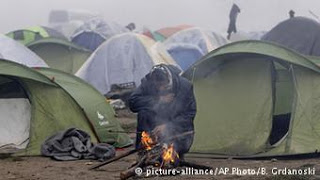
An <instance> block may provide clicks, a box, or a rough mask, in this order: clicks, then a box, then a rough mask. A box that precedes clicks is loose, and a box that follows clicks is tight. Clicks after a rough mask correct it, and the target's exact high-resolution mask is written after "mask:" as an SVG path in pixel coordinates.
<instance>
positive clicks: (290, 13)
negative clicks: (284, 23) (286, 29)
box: [289, 9, 295, 18]
mask: <svg viewBox="0 0 320 180" xmlns="http://www.w3.org/2000/svg"><path fill="white" fill-rule="evenodd" d="M294 13H295V12H294V11H293V10H292V9H291V10H290V11H289V16H290V18H293V17H294Z"/></svg>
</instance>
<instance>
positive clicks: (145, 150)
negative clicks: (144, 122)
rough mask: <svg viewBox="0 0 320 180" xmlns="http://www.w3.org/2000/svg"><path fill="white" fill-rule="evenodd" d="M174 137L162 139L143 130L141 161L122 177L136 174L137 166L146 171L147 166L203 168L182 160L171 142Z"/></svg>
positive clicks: (121, 176) (121, 174)
mask: <svg viewBox="0 0 320 180" xmlns="http://www.w3.org/2000/svg"><path fill="white" fill-rule="evenodd" d="M182 136H183V135H182ZM177 137H179V136H177ZM174 139H175V138H171V140H170V139H169V140H168V139H167V140H166V141H161V140H159V138H158V137H156V136H155V135H150V134H149V133H147V132H142V134H141V144H142V151H139V153H138V158H137V159H139V161H137V162H136V163H134V164H133V165H131V166H130V168H129V169H128V170H126V171H123V172H121V173H120V178H121V179H123V180H124V179H128V178H130V177H132V176H135V175H136V174H135V169H136V168H141V169H142V170H144V171H146V169H147V168H159V169H170V168H177V167H179V166H180V167H182V166H189V167H190V166H192V167H196V168H199V167H200V168H203V166H198V165H194V164H191V163H187V162H185V161H180V159H179V154H178V153H177V151H176V150H175V148H174V143H172V142H171V141H172V140H174ZM205 168H208V167H205Z"/></svg>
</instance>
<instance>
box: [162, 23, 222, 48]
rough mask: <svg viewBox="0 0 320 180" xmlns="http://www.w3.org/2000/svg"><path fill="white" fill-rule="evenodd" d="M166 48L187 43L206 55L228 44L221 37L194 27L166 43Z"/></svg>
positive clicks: (175, 35) (181, 32)
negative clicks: (174, 44) (173, 44)
mask: <svg viewBox="0 0 320 180" xmlns="http://www.w3.org/2000/svg"><path fill="white" fill-rule="evenodd" d="M163 43H164V45H165V46H166V47H168V46H170V44H172V43H185V44H192V45H195V46H198V47H199V48H200V49H201V50H202V52H203V53H204V54H207V53H208V52H210V51H212V50H214V49H216V48H218V47H220V46H222V45H225V44H227V43H228V41H227V40H226V39H225V38H224V37H222V36H221V35H219V34H217V33H214V32H212V31H210V30H207V29H202V28H199V27H192V28H188V29H184V30H182V31H179V32H177V33H175V34H173V35H172V36H170V37H169V38H168V39H166V40H165V41H164V42H163Z"/></svg>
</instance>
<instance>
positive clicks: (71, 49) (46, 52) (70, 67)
mask: <svg viewBox="0 0 320 180" xmlns="http://www.w3.org/2000/svg"><path fill="white" fill-rule="evenodd" d="M26 46H27V47H28V48H29V49H31V50H32V51H33V52H34V53H36V54H37V55H38V56H40V57H41V58H42V59H43V60H44V61H45V62H46V63H47V64H48V65H49V67H51V68H53V69H58V70H62V71H64V72H68V73H71V74H74V73H76V72H77V71H78V69H79V68H80V67H81V66H82V65H83V63H84V62H85V61H86V60H87V59H88V57H89V56H90V54H91V52H90V51H88V50H86V49H83V48H81V47H79V46H77V45H75V44H73V43H70V42H68V41H66V40H63V39H57V38H44V39H40V40H37V41H34V42H31V43H29V44H26Z"/></svg>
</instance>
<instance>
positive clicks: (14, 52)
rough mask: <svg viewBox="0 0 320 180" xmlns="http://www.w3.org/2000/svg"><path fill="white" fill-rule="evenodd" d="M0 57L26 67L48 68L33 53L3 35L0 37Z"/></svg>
mask: <svg viewBox="0 0 320 180" xmlns="http://www.w3.org/2000/svg"><path fill="white" fill-rule="evenodd" d="M0 57H1V58H2V59H9V60H10V61H13V62H16V63H19V64H23V65H25V66H28V67H48V65H47V64H46V63H45V62H44V61H43V60H42V59H41V58H40V57H39V56H37V55H36V54H35V53H33V52H32V51H30V50H29V49H28V48H26V47H25V46H24V45H22V44H20V43H18V42H16V41H14V40H13V39H11V38H9V37H7V36H4V35H0Z"/></svg>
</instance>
